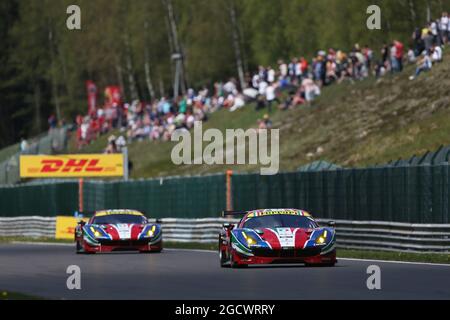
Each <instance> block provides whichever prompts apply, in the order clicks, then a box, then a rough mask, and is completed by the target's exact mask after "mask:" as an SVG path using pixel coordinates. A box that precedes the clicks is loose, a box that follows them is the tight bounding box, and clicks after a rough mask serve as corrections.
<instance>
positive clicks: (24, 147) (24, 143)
mask: <svg viewBox="0 0 450 320" xmlns="http://www.w3.org/2000/svg"><path fill="white" fill-rule="evenodd" d="M27 149H28V142H27V140H26V139H25V138H22V140H21V142H20V152H21V153H24V152H25V151H27Z"/></svg>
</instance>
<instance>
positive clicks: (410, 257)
mask: <svg viewBox="0 0 450 320" xmlns="http://www.w3.org/2000/svg"><path fill="white" fill-rule="evenodd" d="M17 241H19V242H20V241H22V242H49V243H73V241H71V240H55V239H51V238H25V237H0V244H1V243H11V242H17ZM164 248H173V249H200V250H214V251H215V250H217V243H195V242H189V243H180V242H164ZM338 258H354V259H372V260H388V261H407V262H427V263H444V264H450V255H448V254H438V253H407V252H389V251H375V250H370V251H368V250H348V249H338Z"/></svg>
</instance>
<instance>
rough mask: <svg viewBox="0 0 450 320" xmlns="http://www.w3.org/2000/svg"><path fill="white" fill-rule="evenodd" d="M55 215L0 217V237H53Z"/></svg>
mask: <svg viewBox="0 0 450 320" xmlns="http://www.w3.org/2000/svg"><path fill="white" fill-rule="evenodd" d="M55 229H56V218H55V217H39V216H30V217H14V218H1V217H0V236H2V237H46V238H53V237H55Z"/></svg>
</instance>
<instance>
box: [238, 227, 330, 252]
mask: <svg viewBox="0 0 450 320" xmlns="http://www.w3.org/2000/svg"><path fill="white" fill-rule="evenodd" d="M324 231H326V233H325V234H326V243H330V242H332V241H334V229H331V228H316V229H304V228H261V229H235V230H233V235H234V237H235V239H236V240H237V241H239V242H241V243H242V244H243V245H246V239H245V235H246V236H248V237H251V238H252V239H254V240H255V241H256V244H255V246H257V247H258V246H259V247H269V248H271V249H273V250H277V249H281V248H296V249H302V248H306V247H313V246H315V241H316V240H317V238H319V237H320V236H322V235H324ZM243 233H245V235H244V234H243ZM246 246H248V245H246Z"/></svg>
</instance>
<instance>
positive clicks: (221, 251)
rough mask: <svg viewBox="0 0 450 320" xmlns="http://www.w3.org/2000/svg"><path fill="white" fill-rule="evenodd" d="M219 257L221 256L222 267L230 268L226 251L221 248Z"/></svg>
mask: <svg viewBox="0 0 450 320" xmlns="http://www.w3.org/2000/svg"><path fill="white" fill-rule="evenodd" d="M219 257H220V267H221V268H229V267H230V263H229V262H228V261H227V259H226V256H225V252H224V251H223V250H219Z"/></svg>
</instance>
